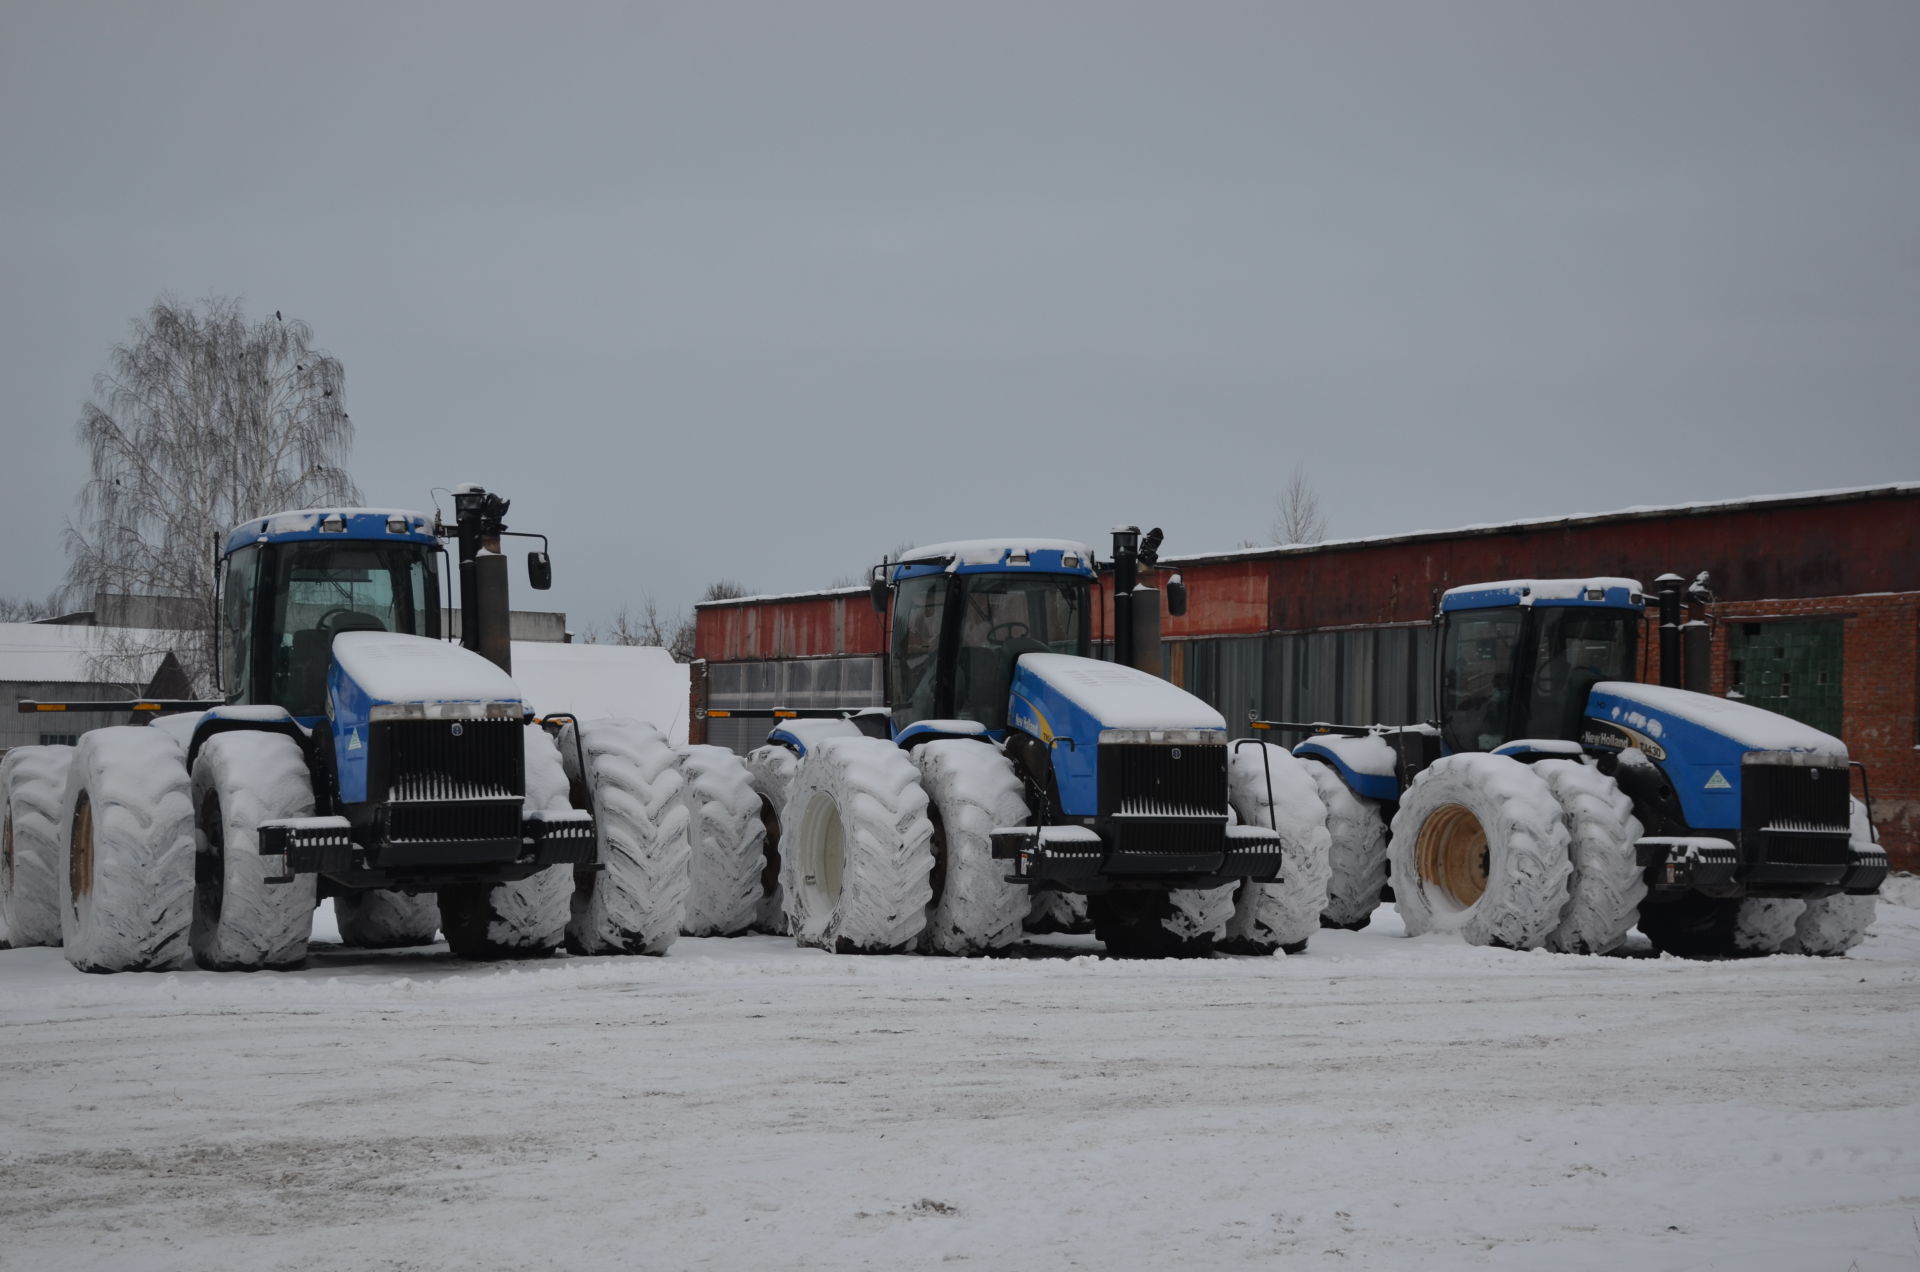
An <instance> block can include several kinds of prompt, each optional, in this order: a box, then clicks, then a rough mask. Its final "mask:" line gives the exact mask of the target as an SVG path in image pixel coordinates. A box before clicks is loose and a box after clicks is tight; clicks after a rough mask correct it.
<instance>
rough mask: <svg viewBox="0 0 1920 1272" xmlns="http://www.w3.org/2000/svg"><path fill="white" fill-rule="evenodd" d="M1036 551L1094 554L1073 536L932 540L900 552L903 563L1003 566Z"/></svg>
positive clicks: (1085, 557) (1081, 555)
mask: <svg viewBox="0 0 1920 1272" xmlns="http://www.w3.org/2000/svg"><path fill="white" fill-rule="evenodd" d="M1036 552H1059V553H1062V554H1071V555H1076V556H1078V557H1079V558H1080V559H1081V560H1082V561H1091V560H1092V558H1093V553H1092V552H1091V551H1090V550H1089V549H1088V548H1087V545H1086V544H1084V543H1079V542H1076V541H1075V540H1073V539H956V540H954V541H953V542H951V543H930V544H928V545H926V546H925V547H922V548H909V549H908V550H907V551H905V552H902V553H901V554H900V560H901V562H902V563H906V562H912V561H947V560H951V561H952V562H953V563H954V564H955V565H1000V564H1002V563H1003V562H1005V561H1006V559H1007V558H1008V557H1009V556H1032V555H1033V554H1034V553H1036Z"/></svg>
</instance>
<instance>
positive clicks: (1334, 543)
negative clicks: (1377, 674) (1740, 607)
mask: <svg viewBox="0 0 1920 1272" xmlns="http://www.w3.org/2000/svg"><path fill="white" fill-rule="evenodd" d="M1913 494H1920V482H1916V481H1907V482H1894V483H1892V484H1888V485H1879V486H1846V487H1841V488H1839V489H1835V490H1802V491H1796V492H1793V493H1790V494H1781V495H1747V496H1743V497H1741V498H1739V499H1715V500H1702V501H1700V502H1698V503H1678V504H1636V505H1634V506H1633V507H1630V508H1619V509H1616V510H1614V511H1612V512H1577V513H1568V514H1567V515H1566V516H1562V517H1530V518H1523V519H1521V520H1518V521H1489V522H1476V523H1474V524H1472V525H1464V526H1455V527H1454V528H1452V529H1451V530H1409V531H1407V532H1405V533H1404V534H1385V535H1371V536H1368V537H1366V538H1359V539H1322V540H1321V541H1319V542H1318V543H1288V544H1268V545H1266V546H1263V547H1254V548H1233V549H1230V550H1228V551H1225V552H1195V553H1192V554H1190V555H1186V556H1163V557H1161V558H1160V563H1161V564H1162V565H1172V564H1174V563H1176V562H1191V561H1227V560H1234V559H1237V558H1246V557H1261V556H1280V555H1290V554H1293V553H1305V552H1327V551H1333V550H1338V549H1342V548H1364V547H1381V546H1384V545H1386V544H1390V543H1409V542H1414V541H1417V540H1421V539H1453V538H1459V537H1462V536H1467V535H1473V536H1479V535H1489V534H1507V533H1512V532H1513V531H1517V530H1538V529H1541V528H1543V527H1546V526H1563V527H1571V526H1578V525H1589V524H1593V523H1596V522H1606V521H1645V520H1650V519H1652V518H1655V517H1672V516H1693V515H1698V514H1703V513H1713V512H1736V511H1740V510H1742V509H1748V508H1752V509H1766V508H1778V507H1784V506H1790V505H1794V504H1810V503H1846V502H1849V501H1851V500H1856V499H1865V498H1873V497H1880V496H1887V495H1913Z"/></svg>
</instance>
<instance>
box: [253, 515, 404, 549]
mask: <svg viewBox="0 0 1920 1272" xmlns="http://www.w3.org/2000/svg"><path fill="white" fill-rule="evenodd" d="M434 521H435V518H434V517H433V516H432V515H430V514H428V513H424V512H413V511H410V510H408V509H405V508H303V509H301V510H300V511H298V512H276V513H274V514H273V515H272V516H267V517H255V518H254V519H253V520H252V521H248V522H244V523H242V524H240V525H238V526H235V527H234V529H233V533H231V534H229V535H228V536H227V546H226V551H225V553H224V554H223V555H232V554H233V553H235V552H237V551H239V550H240V549H241V548H244V547H246V546H247V545H248V544H249V543H292V542H296V541H298V540H302V539H363V540H364V539H374V540H378V541H380V542H383V543H385V542H392V541H396V540H397V541H399V542H401V543H438V542H439V541H440V540H439V539H438V537H436V536H435V534H434V532H433V527H434Z"/></svg>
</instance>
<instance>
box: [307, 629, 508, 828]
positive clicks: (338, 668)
mask: <svg viewBox="0 0 1920 1272" xmlns="http://www.w3.org/2000/svg"><path fill="white" fill-rule="evenodd" d="M526 711H527V708H526V703H525V700H524V699H523V698H522V696H521V693H520V690H519V688H518V686H516V685H515V684H514V683H513V677H511V676H509V675H508V674H507V673H506V672H504V671H502V670H500V668H499V667H497V666H495V665H494V664H493V663H491V662H489V661H487V660H486V659H485V658H482V657H481V656H480V655H479V654H476V653H474V652H473V651H472V650H470V649H464V648H462V647H461V646H459V645H453V644H449V643H447V642H446V641H443V640H434V639H433V638H431V637H427V636H405V635H401V634H399V633H397V632H342V633H341V634H340V635H338V636H336V637H334V640H333V665H332V666H331V667H329V668H328V669H327V717H328V719H329V721H330V722H331V724H332V728H333V745H334V758H335V760H336V761H338V764H339V773H340V796H341V798H342V799H343V800H345V801H347V802H349V803H355V802H358V801H359V800H361V799H364V798H365V792H366V789H367V777H366V775H367V746H368V743H369V742H370V741H371V726H372V725H374V724H378V723H380V722H382V721H387V720H486V719H503V718H504V719H514V720H518V719H521V718H522V717H524V716H525V715H526Z"/></svg>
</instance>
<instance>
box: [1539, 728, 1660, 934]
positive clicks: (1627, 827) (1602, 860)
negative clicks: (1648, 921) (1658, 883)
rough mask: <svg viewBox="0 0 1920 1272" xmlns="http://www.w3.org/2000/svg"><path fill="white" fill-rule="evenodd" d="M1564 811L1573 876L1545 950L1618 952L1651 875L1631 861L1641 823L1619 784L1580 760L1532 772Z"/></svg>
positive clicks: (1548, 762)
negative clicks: (1544, 783) (1540, 779)
mask: <svg viewBox="0 0 1920 1272" xmlns="http://www.w3.org/2000/svg"><path fill="white" fill-rule="evenodd" d="M1533 771H1534V772H1536V773H1538V774H1539V775H1540V776H1541V777H1542V778H1543V779H1544V780H1545V781H1546V783H1547V789H1548V790H1550V791H1552V792H1553V797H1554V800H1555V801H1556V802H1557V803H1558V804H1559V805H1560V817H1561V820H1562V821H1563V822H1565V823H1566V827H1567V838H1568V850H1567V851H1568V855H1569V859H1570V862H1571V864H1572V866H1573V874H1572V876H1571V877H1570V879H1569V881H1568V885H1567V904H1566V907H1565V908H1564V909H1563V910H1562V911H1561V912H1560V922H1559V923H1557V924H1556V925H1555V926H1554V929H1553V931H1551V932H1549V933H1547V948H1548V949H1550V950H1555V951H1558V952H1560V953H1563V954H1605V953H1607V952H1608V951H1610V950H1613V949H1617V948H1618V947H1619V945H1620V943H1621V942H1622V941H1624V940H1626V939H1627V933H1628V932H1630V931H1631V930H1632V929H1633V925H1634V924H1635V923H1636V922H1637V921H1638V920H1639V917H1640V902H1641V901H1642V900H1643V899H1644V898H1645V897H1646V895H1647V880H1646V873H1645V872H1644V871H1643V870H1641V868H1640V863H1639V861H1638V860H1637V859H1636V858H1635V856H1634V847H1633V845H1634V843H1635V841H1637V840H1638V839H1639V838H1640V819H1639V818H1637V817H1635V816H1634V815H1633V801H1632V800H1631V799H1629V798H1627V796H1626V793H1625V792H1623V791H1622V790H1621V789H1620V787H1619V785H1618V784H1617V783H1615V782H1614V780H1613V779H1612V778H1610V777H1608V776H1606V775H1605V774H1604V773H1602V772H1600V770H1599V769H1597V768H1595V767H1593V766H1592V765H1591V764H1584V763H1582V762H1580V761H1579V760H1541V761H1539V762H1538V763H1536V764H1535V765H1534V766H1533Z"/></svg>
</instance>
